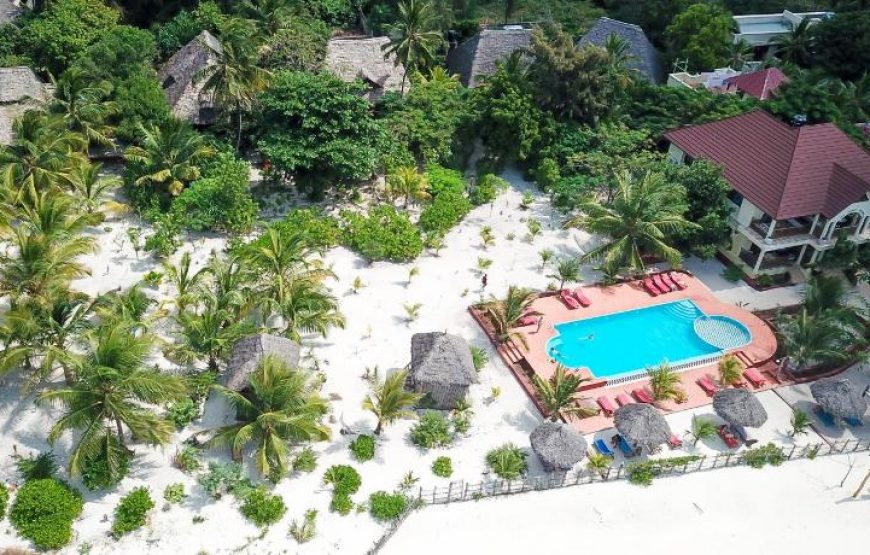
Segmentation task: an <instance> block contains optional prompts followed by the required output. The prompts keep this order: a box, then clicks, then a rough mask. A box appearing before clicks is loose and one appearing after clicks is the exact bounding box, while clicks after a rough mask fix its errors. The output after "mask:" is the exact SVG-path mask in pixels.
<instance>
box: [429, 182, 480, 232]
mask: <svg viewBox="0 0 870 555" xmlns="http://www.w3.org/2000/svg"><path fill="white" fill-rule="evenodd" d="M471 208H472V206H471V202H470V201H469V200H468V199H467V198H465V195H464V194H463V193H454V192H453V191H447V192H444V193H441V194H440V195H438V196H436V197H435V198H434V200H432V202H431V203H429V204H428V205H426V207H425V208H423V211H422V212H421V213H420V221H419V225H420V229H422V230H423V231H424V232H426V233H427V234H430V235H444V234H446V233H447V232H448V231H450V230H451V229H453V227H455V226H456V225H457V224H458V223H459V222H461V221H462V218H464V217H465V216H466V215H467V214H468V213H469V212H470V211H471Z"/></svg>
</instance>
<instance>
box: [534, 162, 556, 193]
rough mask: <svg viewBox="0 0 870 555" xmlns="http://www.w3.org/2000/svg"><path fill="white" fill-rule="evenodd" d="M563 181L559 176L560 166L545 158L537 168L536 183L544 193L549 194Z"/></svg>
mask: <svg viewBox="0 0 870 555" xmlns="http://www.w3.org/2000/svg"><path fill="white" fill-rule="evenodd" d="M560 179H562V176H561V175H559V164H558V163H557V162H556V161H555V160H553V159H552V158H544V159H543V160H541V161H540V162H539V163H538V167H537V168H535V182H536V183H537V184H538V188H539V189H541V190H542V191H546V192H549V191H551V190H552V189H553V187H555V185H556V183H558V182H559V180H560Z"/></svg>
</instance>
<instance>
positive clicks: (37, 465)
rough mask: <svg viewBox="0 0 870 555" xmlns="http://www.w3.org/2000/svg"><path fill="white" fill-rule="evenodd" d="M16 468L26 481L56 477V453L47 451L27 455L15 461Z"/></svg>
mask: <svg viewBox="0 0 870 555" xmlns="http://www.w3.org/2000/svg"><path fill="white" fill-rule="evenodd" d="M15 468H16V469H17V470H18V473H19V474H21V477H22V478H24V481H25V482H29V481H30V480H42V479H44V478H54V476H55V475H56V474H57V460H56V458H55V456H54V453H52V452H51V451H45V452H43V453H40V454H38V455H36V456H35V457H27V458H24V459H18V460H17V461H15Z"/></svg>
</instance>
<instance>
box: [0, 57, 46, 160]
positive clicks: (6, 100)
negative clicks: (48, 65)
mask: <svg viewBox="0 0 870 555" xmlns="http://www.w3.org/2000/svg"><path fill="white" fill-rule="evenodd" d="M50 96H51V92H50V88H49V87H48V86H47V85H46V84H45V83H43V82H42V81H40V80H39V78H37V77H36V74H35V73H33V70H32V69H30V68H29V67H25V66H18V67H4V68H0V145H7V144H9V143H11V142H12V124H13V122H14V121H15V120H16V119H18V118H19V117H20V116H21V115H22V114H23V113H24V112H26V111H27V110H32V109H35V108H38V107H39V106H41V105H42V104H43V103H45V102H46V101H47V100H48V99H49V97H50Z"/></svg>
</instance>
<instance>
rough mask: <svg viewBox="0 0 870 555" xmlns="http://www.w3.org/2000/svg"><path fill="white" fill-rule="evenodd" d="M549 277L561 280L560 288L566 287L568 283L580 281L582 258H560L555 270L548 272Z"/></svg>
mask: <svg viewBox="0 0 870 555" xmlns="http://www.w3.org/2000/svg"><path fill="white" fill-rule="evenodd" d="M547 277H548V278H550V279H556V280H559V289H562V288H563V287H565V284H566V283H576V282H578V281H580V278H581V275H580V260H579V259H577V258H575V257H573V256H568V257H565V258H560V259H559V260H558V261H557V262H556V267H555V269H554V272H553V273H552V274H548V275H547Z"/></svg>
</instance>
